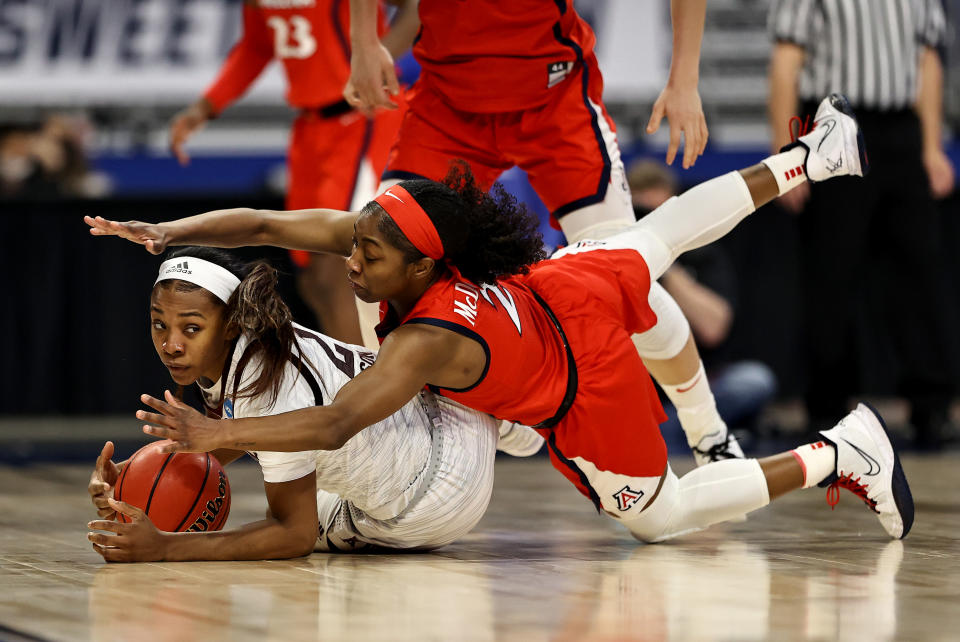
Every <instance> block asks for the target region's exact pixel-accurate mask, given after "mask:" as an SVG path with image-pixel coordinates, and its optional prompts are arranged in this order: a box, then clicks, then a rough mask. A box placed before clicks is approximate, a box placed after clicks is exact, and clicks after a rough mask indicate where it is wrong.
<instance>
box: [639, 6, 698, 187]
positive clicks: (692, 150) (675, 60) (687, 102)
mask: <svg viewBox="0 0 960 642" xmlns="http://www.w3.org/2000/svg"><path fill="white" fill-rule="evenodd" d="M706 13H707V2H706V0H671V2H670V14H671V20H672V22H673V55H672V58H671V61H670V76H669V77H668V79H667V85H666V87H664V89H663V91H661V92H660V96H658V97H657V100H656V102H655V103H654V104H653V112H652V113H651V115H650V121H649V122H648V123H647V133H648V134H652V133H654V132H655V131H657V129H659V128H660V121H661V120H662V119H663V118H664V117H666V118H667V120H668V121H669V122H670V144H669V146H668V147H667V164H668V165H672V164H673V160H674V158H676V155H677V151H678V150H679V149H680V138H681V134H682V136H683V139H684V149H683V168H684V169H686V168H688V167H693V164H694V163H695V162H696V161H697V157H698V156H700V155H701V154H703V150H704V148H705V147H706V146H707V138H708V137H709V132H708V130H707V120H706V118H705V117H704V115H703V105H702V103H701V102H700V92H699V91H698V90H697V84H698V82H699V80H700V44H701V42H702V41H703V23H704V19H705V16H706Z"/></svg>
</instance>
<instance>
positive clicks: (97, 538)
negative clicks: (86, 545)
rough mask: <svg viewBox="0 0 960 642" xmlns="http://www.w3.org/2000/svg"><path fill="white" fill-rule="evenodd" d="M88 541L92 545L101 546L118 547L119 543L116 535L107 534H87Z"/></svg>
mask: <svg viewBox="0 0 960 642" xmlns="http://www.w3.org/2000/svg"><path fill="white" fill-rule="evenodd" d="M87 541H89V542H90V543H92V544H99V545H100V546H116V545H117V544H118V543H119V542H117V536H116V535H107V534H106V533H93V532H91V533H87Z"/></svg>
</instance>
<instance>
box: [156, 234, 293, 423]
mask: <svg viewBox="0 0 960 642" xmlns="http://www.w3.org/2000/svg"><path fill="white" fill-rule="evenodd" d="M185 256H187V257H196V258H198V259H203V260H204V261H210V262H211V263H215V264H216V265H219V266H220V267H222V268H224V269H225V270H227V271H229V272H230V273H232V274H233V275H234V276H236V277H237V278H238V279H240V285H238V286H237V289H236V290H234V292H233V294H232V295H231V296H230V300H229V301H227V303H226V304H224V303H223V301H221V300H220V299H218V298H217V297H216V296H214V295H213V294H210V293H209V292H207V294H209V298H210V300H211V301H213V302H214V303H216V304H217V305H220V306H225V307H226V315H227V324H228V326H227V327H228V328H229V327H234V328H237V329H238V330H239V331H240V332H242V333H244V334H246V335H248V337H249V338H250V344H249V346H248V348H247V349H246V350H245V351H244V354H243V356H242V357H241V360H240V362H239V363H238V364H237V372H242V370H243V367H244V366H245V365H246V364H247V363H248V362H249V361H250V360H251V359H252V358H253V357H255V356H260V357H261V363H262V364H263V365H262V367H261V369H260V372H259V375H258V376H257V377H256V379H254V381H252V382H251V383H249V384H248V385H246V386H244V387H243V389H238V387H239V384H240V382H239V381H234V386H233V391H232V396H233V398H234V399H239V398H242V397H256V396H259V395H261V394H264V393H267V394H268V397H267V400H268V402H269V403H268V406H272V405H273V404H274V403H276V400H277V395H278V394H279V392H280V384H281V382H282V380H283V369H284V368H285V367H286V364H287V362H288V360H289V359H290V356H291V354H292V353H293V346H294V343H295V341H296V336H295V334H294V328H293V315H292V314H291V312H290V308H288V307H287V304H286V303H285V302H284V301H283V299H282V298H281V297H280V293H279V292H277V271H276V270H275V269H274V268H273V267H272V266H271V265H270V264H269V263H267V262H266V261H254V262H252V263H244V262H243V261H241V260H240V259H239V258H237V257H236V256H235V255H234V254H231V253H230V252H227V251H225V250H221V249H218V248H213V247H199V246H189V245H188V246H185V247H178V248H176V249H174V250H171V251H169V252H167V254H166V255H165V256H164V260H168V259H174V258H180V257H185ZM157 288H163V289H172V290H173V291H175V292H191V291H194V290H201V289H203V288H201V287H200V286H199V285H196V284H194V283H190V282H189V281H181V280H179V279H168V280H165V281H160V282H159V283H157V284H156V285H155V286H154V289H157Z"/></svg>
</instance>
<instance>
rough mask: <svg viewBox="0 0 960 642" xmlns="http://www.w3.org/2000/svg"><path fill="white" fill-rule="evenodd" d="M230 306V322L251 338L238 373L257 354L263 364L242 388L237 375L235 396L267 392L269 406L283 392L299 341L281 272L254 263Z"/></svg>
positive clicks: (267, 265)
mask: <svg viewBox="0 0 960 642" xmlns="http://www.w3.org/2000/svg"><path fill="white" fill-rule="evenodd" d="M227 307H228V309H229V318H228V323H229V324H230V325H232V326H233V327H235V328H237V329H238V330H239V331H240V332H241V333H243V334H245V335H246V336H247V337H248V339H249V344H248V346H247V349H246V350H245V351H244V353H243V356H242V357H241V358H240V362H239V363H238V364H237V369H236V372H237V373H238V374H239V373H242V372H243V369H244V367H245V366H246V365H247V363H249V362H250V360H251V359H253V358H254V357H260V363H261V364H262V366H261V368H260V372H259V374H258V375H257V378H256V379H255V380H253V381H252V382H250V383H249V384H247V385H246V386H244V387H243V388H242V389H238V387H239V385H240V377H235V378H234V382H233V395H232V397H233V398H234V399H238V398H241V397H257V396H260V395H262V394H267V395H268V397H267V399H268V404H267V406H268V407H269V406H272V405H273V404H275V403H276V401H277V395H278V394H279V393H280V384H281V382H282V380H283V370H284V368H285V367H286V365H287V363H288V362H289V361H290V357H291V356H292V355H293V345H294V342H295V340H296V339H295V335H294V331H293V315H292V314H291V313H290V308H289V307H287V304H286V303H285V302H284V301H283V299H282V298H280V294H279V293H278V292H277V271H276V270H275V269H274V268H273V267H271V266H270V265H269V264H267V263H266V262H264V261H257V262H256V263H253V264H252V265H251V266H250V271H249V272H248V273H247V275H246V276H245V277H243V279H242V280H241V281H240V285H239V286H237V289H236V291H235V292H234V293H233V295H232V296H231V297H230V301H229V302H228V304H227Z"/></svg>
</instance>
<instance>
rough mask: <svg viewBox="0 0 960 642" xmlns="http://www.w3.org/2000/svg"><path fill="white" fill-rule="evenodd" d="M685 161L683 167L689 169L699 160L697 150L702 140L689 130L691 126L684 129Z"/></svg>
mask: <svg viewBox="0 0 960 642" xmlns="http://www.w3.org/2000/svg"><path fill="white" fill-rule="evenodd" d="M682 131H683V161H682V163H681V167H683V169H687V168H688V167H690V166H691V165H693V162H694V161H695V160H696V158H697V148H698V146H699V143H700V140H699V138H700V137H699V136H698V135H697V134H694V132H692V131H691V130H690V128H689V125H687V126H685V127H684V128H683V130H682Z"/></svg>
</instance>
